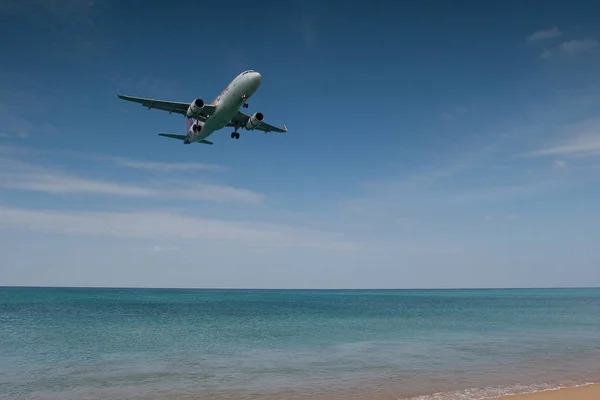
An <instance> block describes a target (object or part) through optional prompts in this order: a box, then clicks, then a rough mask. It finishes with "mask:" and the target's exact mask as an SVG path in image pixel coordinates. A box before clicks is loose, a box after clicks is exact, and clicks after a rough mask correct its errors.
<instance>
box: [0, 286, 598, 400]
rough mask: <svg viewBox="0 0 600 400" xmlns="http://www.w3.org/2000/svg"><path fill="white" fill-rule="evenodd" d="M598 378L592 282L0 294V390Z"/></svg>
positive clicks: (288, 390) (220, 390) (359, 390)
mask: <svg viewBox="0 0 600 400" xmlns="http://www.w3.org/2000/svg"><path fill="white" fill-rule="evenodd" d="M599 378H600V290H598V289H552V290H550V289H549V290H413V291H411V290H406V291H402V290H399V291H218V290H154V289H152V290H150V289H143V290H142V289H45V288H0V398H2V399H4V398H6V399H21V398H26V399H81V398H86V399H96V398H98V399H100V398H103V399H105V398H119V399H122V398H127V399H133V398H144V399H159V398H173V399H175V398H177V399H188V398H189V399H191V398H198V399H200V398H202V399H206V398H214V399H252V398H256V399H258V398H261V399H262V398H268V399H302V398H308V397H310V398H312V399H314V398H321V397H322V398H329V399H331V398H340V399H353V398H356V399H358V398H377V399H387V398H389V399H398V398H408V397H413V396H422V397H421V398H422V399H433V398H439V399H442V398H443V399H458V398H481V397H485V396H493V395H498V394H502V393H508V392H520V391H529V390H534V389H535V390H537V389H540V388H546V387H551V386H556V385H560V384H564V385H573V384H580V383H586V382H596V381H600V379H599ZM467 395H468V396H467ZM461 396H462V397H461ZM465 396H467V397H465Z"/></svg>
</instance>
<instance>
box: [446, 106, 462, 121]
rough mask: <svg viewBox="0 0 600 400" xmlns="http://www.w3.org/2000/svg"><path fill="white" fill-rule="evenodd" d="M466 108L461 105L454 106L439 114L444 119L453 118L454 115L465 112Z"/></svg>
mask: <svg viewBox="0 0 600 400" xmlns="http://www.w3.org/2000/svg"><path fill="white" fill-rule="evenodd" d="M467 111H468V110H467V109H466V108H465V107H463V106H457V107H454V108H453V109H451V110H448V111H442V113H441V116H442V118H445V119H453V118H454V117H456V116H458V115H460V114H464V113H466V112H467Z"/></svg>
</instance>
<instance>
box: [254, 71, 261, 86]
mask: <svg viewBox="0 0 600 400" xmlns="http://www.w3.org/2000/svg"><path fill="white" fill-rule="evenodd" d="M261 80H262V76H261V75H260V74H259V73H258V72H255V73H254V82H256V86H258V85H260V82H261Z"/></svg>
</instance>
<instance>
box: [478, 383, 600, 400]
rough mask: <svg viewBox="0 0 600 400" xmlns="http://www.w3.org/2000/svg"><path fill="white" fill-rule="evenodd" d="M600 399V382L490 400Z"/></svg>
mask: <svg viewBox="0 0 600 400" xmlns="http://www.w3.org/2000/svg"><path fill="white" fill-rule="evenodd" d="M597 399H600V384H598V383H588V384H584V385H579V386H573V387H563V388H559V389H548V390H543V391H540V392H533V393H522V394H510V395H504V396H501V397H496V398H493V399H489V400H597Z"/></svg>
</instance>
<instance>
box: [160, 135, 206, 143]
mask: <svg viewBox="0 0 600 400" xmlns="http://www.w3.org/2000/svg"><path fill="white" fill-rule="evenodd" d="M158 136H163V137H168V138H171V139H179V140H185V138H186V137H187V136H186V135H175V134H173V133H159V134H158ZM188 143H189V142H188ZM192 143H194V142H192ZM196 143H202V144H213V142H209V141H208V140H200V141H199V142H196Z"/></svg>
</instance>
